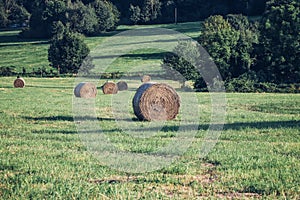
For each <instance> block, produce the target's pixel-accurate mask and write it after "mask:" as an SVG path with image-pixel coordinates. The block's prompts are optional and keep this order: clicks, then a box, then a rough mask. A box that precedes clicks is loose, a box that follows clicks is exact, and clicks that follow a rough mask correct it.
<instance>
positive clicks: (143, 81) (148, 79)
mask: <svg viewBox="0 0 300 200" xmlns="http://www.w3.org/2000/svg"><path fill="white" fill-rule="evenodd" d="M141 81H142V83H146V82H150V81H151V76H149V75H144V76H143V77H142V78H141Z"/></svg>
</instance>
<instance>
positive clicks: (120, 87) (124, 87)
mask: <svg viewBox="0 0 300 200" xmlns="http://www.w3.org/2000/svg"><path fill="white" fill-rule="evenodd" d="M117 86H118V90H119V91H123V90H128V85H127V83H126V82H125V81H119V82H118V83H117Z"/></svg>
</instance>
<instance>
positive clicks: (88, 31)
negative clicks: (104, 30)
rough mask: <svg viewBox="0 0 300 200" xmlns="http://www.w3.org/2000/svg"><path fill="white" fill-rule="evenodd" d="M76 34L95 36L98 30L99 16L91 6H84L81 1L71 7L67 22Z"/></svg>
mask: <svg viewBox="0 0 300 200" xmlns="http://www.w3.org/2000/svg"><path fill="white" fill-rule="evenodd" d="M65 23H69V25H70V29H71V30H72V31H74V32H78V33H82V34H85V35H93V34H94V33H95V32H96V31H97V30H96V28H97V23H98V19H97V15H96V13H95V9H94V8H93V7H92V6H91V5H90V4H88V5H84V4H83V3H82V2H81V1H77V2H74V3H73V4H71V6H69V8H68V12H67V17H66V22H65Z"/></svg>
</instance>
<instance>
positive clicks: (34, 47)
mask: <svg viewBox="0 0 300 200" xmlns="http://www.w3.org/2000/svg"><path fill="white" fill-rule="evenodd" d="M200 27H201V26H200V22H190V23H182V24H177V25H175V24H161V25H151V26H119V27H118V29H117V30H116V31H114V32H111V33H107V34H103V35H100V36H97V37H88V38H85V42H86V43H87V45H88V46H89V48H90V49H91V50H93V49H94V48H96V47H97V46H98V45H99V44H100V43H101V42H102V41H103V40H104V39H105V38H107V37H110V36H112V35H114V34H118V33H120V32H122V31H126V30H130V29H133V28H167V29H172V30H175V31H179V32H181V33H183V34H186V35H188V36H189V37H192V38H194V39H196V38H197V37H199V31H200ZM19 32H20V31H3V32H0V58H1V59H0V67H12V68H13V69H14V71H15V72H22V69H23V68H25V69H26V72H27V73H28V72H32V71H33V70H37V69H38V68H40V69H42V68H45V69H47V71H49V70H50V67H49V61H48V48H49V45H50V44H49V41H48V40H34V39H32V40H31V39H30V40H29V39H21V38H19V36H18V34H19ZM141 59H142V58H141ZM154 59H161V57H159V58H157V56H154ZM122 69H124V68H121V69H116V71H117V70H119V71H120V70H122ZM54 71H55V69H54Z"/></svg>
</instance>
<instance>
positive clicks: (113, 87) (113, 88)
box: [102, 82, 118, 94]
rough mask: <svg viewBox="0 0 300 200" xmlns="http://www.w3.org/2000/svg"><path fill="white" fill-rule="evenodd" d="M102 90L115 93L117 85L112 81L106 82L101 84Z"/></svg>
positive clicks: (105, 92)
mask: <svg viewBox="0 0 300 200" xmlns="http://www.w3.org/2000/svg"><path fill="white" fill-rule="evenodd" d="M102 91H103V93H104V94H117V93H118V86H117V84H115V83H113V82H106V83H105V84H104V85H103V86H102Z"/></svg>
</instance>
